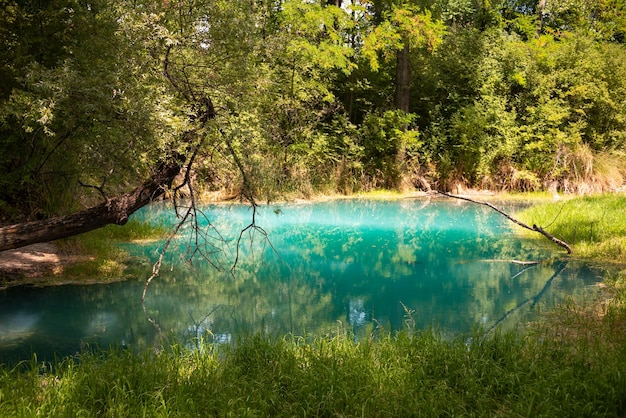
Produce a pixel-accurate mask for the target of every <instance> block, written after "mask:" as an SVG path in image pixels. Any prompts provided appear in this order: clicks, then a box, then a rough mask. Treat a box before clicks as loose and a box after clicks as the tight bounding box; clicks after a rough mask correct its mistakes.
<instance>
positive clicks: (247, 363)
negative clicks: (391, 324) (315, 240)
mask: <svg viewBox="0 0 626 418" xmlns="http://www.w3.org/2000/svg"><path fill="white" fill-rule="evenodd" d="M623 342H624V341H623V340H622V343H623ZM594 348H596V347H594V346H589V345H588V342H586V343H585V344H582V343H580V342H579V340H576V339H561V340H560V341H558V342H555V340H552V339H540V338H528V337H523V336H521V335H520V334H516V333H495V334H491V335H488V336H484V335H481V334H479V333H476V334H475V335H474V336H473V338H471V339H469V340H468V339H465V338H458V339H456V340H453V341H446V340H444V339H442V338H440V337H438V336H437V334H435V333H433V332H424V333H412V334H409V333H406V332H404V333H400V334H399V335H396V336H386V337H384V338H382V339H381V340H378V341H371V340H370V341H361V342H357V343H355V342H354V340H353V338H352V337H351V336H350V335H346V334H339V335H335V336H328V337H319V338H315V339H314V340H312V341H307V340H306V339H304V338H293V337H288V338H282V339H271V338H268V337H265V336H263V335H256V336H253V337H249V338H247V339H245V340H243V341H241V342H240V343H239V344H238V345H236V346H234V347H230V346H225V347H219V348H216V347H215V346H207V345H200V349H195V350H187V349H181V348H179V347H176V346H174V347H171V348H169V349H167V350H144V351H142V352H140V353H139V354H137V353H133V352H131V351H125V350H122V349H113V350H110V351H108V352H102V351H96V352H87V353H84V354H81V355H80V356H77V357H74V358H68V359H64V360H62V361H60V362H58V363H57V364H55V365H52V366H51V365H42V364H37V363H36V362H35V361H33V362H31V363H30V364H28V365H26V366H27V367H23V366H22V367H16V368H14V369H11V370H8V369H3V370H1V371H0V415H2V416H3V417H10V416H51V417H54V416H95V415H97V416H110V417H120V416H133V417H134V416H236V417H245V416H255V417H258V416H389V417H392V416H393V417H395V416H427V417H432V416H442V415H448V416H453V415H462V416H481V415H483V416H494V415H499V416H550V417H555V416H623V414H624V413H626V350H624V349H621V350H595V349H594Z"/></svg>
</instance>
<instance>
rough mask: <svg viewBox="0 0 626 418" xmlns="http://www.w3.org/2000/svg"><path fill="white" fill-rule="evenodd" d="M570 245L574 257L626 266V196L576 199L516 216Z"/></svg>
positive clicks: (526, 210)
mask: <svg viewBox="0 0 626 418" xmlns="http://www.w3.org/2000/svg"><path fill="white" fill-rule="evenodd" d="M517 216H518V217H519V218H520V219H522V220H524V221H525V222H527V223H529V224H537V225H539V226H542V227H544V229H546V230H548V231H549V232H550V233H552V234H553V235H554V236H556V237H559V238H561V239H563V240H564V241H565V242H567V243H569V244H570V245H573V250H574V256H576V257H582V258H588V259H594V260H600V261H610V262H616V261H617V262H621V263H624V264H626V195H625V194H604V195H599V196H588V197H578V198H573V199H566V200H564V201H557V202H552V203H543V204H539V205H536V206H532V207H530V208H528V209H525V210H523V211H521V212H520V213H518V214H517Z"/></svg>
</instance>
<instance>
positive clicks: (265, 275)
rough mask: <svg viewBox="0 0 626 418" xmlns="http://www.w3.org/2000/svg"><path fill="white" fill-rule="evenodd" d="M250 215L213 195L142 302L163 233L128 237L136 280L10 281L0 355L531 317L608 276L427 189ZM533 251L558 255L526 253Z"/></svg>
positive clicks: (447, 328) (1, 301)
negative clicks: (17, 284)
mask: <svg viewBox="0 0 626 418" xmlns="http://www.w3.org/2000/svg"><path fill="white" fill-rule="evenodd" d="M252 214H253V211H252V209H251V208H250V207H249V206H246V205H225V204H220V205H211V206H207V207H204V208H202V210H201V211H200V212H198V213H197V214H196V217H197V219H198V221H199V226H200V228H199V229H197V230H194V228H192V227H191V226H187V227H185V228H184V229H183V230H182V231H181V233H180V234H179V238H177V239H176V240H175V241H173V243H172V244H171V247H170V249H169V251H168V252H167V254H166V256H165V257H164V260H163V264H162V267H161V272H160V274H159V276H158V277H156V278H155V279H154V280H153V281H152V283H151V284H150V286H149V288H148V291H147V296H146V301H145V304H142V303H141V294H142V290H143V285H144V282H145V280H146V279H147V278H148V277H149V276H150V273H151V264H152V263H153V262H155V261H156V260H157V258H158V255H159V251H160V249H161V248H162V247H163V244H164V242H152V243H141V244H139V243H138V244H124V245H123V247H124V248H125V249H126V250H127V251H129V252H130V253H131V254H132V255H134V256H136V257H137V258H136V260H137V265H136V266H134V268H133V270H132V271H133V272H134V278H133V279H131V280H127V281H124V282H120V283H113V284H108V285H89V286H75V285H72V286H70V285H67V286H57V287H50V288H31V287H21V288H12V289H7V290H5V291H2V292H0V361H7V359H9V360H14V359H17V358H29V357H30V354H31V353H32V352H36V353H37V354H38V356H39V358H51V357H52V356H53V353H58V354H59V355H66V354H71V353H74V352H77V351H79V350H80V349H81V345H83V344H85V343H89V344H96V345H99V346H105V347H106V346H109V345H111V344H114V345H122V346H132V347H138V346H153V345H156V346H158V345H160V344H162V343H163V341H164V340H170V339H171V338H172V337H173V338H175V339H177V340H178V341H181V340H182V341H185V343H188V344H193V342H194V341H195V339H197V338H202V339H204V340H206V341H214V342H223V343H227V342H235V341H236V339H237V337H238V336H240V335H242V334H245V333H250V332H258V331H261V330H262V331H264V332H267V333H269V334H271V335H284V334H286V333H293V334H296V335H319V334H329V333H333V332H337V330H343V331H349V332H352V333H354V335H355V338H356V339H359V338H363V337H364V336H368V335H370V334H371V333H372V332H378V331H380V330H381V329H384V330H386V331H396V330H399V329H401V328H403V327H406V326H410V327H415V328H418V329H424V328H429V327H435V328H436V329H438V330H440V331H441V332H443V333H444V334H446V335H455V334H459V333H466V332H470V331H471V330H472V329H473V328H474V327H476V326H481V327H483V328H484V329H489V328H492V327H495V326H505V327H511V326H516V325H520V324H523V323H525V322H526V321H528V320H531V319H532V318H533V317H534V315H536V314H537V312H539V311H540V310H541V309H545V308H548V307H551V306H554V305H555V304H557V303H560V302H563V301H564V300H566V299H569V298H574V299H577V298H585V297H586V298H588V297H590V296H592V295H594V294H595V286H594V285H595V284H597V282H598V281H599V280H600V279H601V277H600V276H601V272H600V271H598V270H596V269H592V268H590V267H589V266H587V265H585V264H583V263H579V262H573V261H567V260H566V259H565V258H564V254H563V253H562V252H561V251H560V249H559V248H558V247H556V248H552V247H550V246H544V245H540V244H538V243H537V242H528V241H524V240H522V239H520V238H519V237H518V236H516V234H515V233H514V232H513V229H512V228H513V226H511V224H510V223H509V222H508V221H507V220H506V219H505V218H503V217H502V216H501V215H499V214H498V213H496V212H495V211H493V210H491V209H489V208H486V207H484V206H477V205H471V204H465V203H458V202H449V201H440V200H432V201H431V200H420V199H404V200H394V201H383V200H360V199H355V200H334V201H329V202H321V203H301V204H298V203H289V204H275V205H264V206H260V207H258V209H257V211H256V214H255V217H254V221H255V226H256V227H249V225H250V223H251V221H252ZM135 216H136V217H137V218H139V219H141V220H144V221H149V222H155V223H163V224H166V225H174V224H175V222H176V221H177V219H176V217H175V216H174V211H173V210H172V208H169V207H166V206H164V205H156V204H155V205H152V206H150V207H147V208H145V209H143V210H142V211H140V212H139V213H137V214H136V215H135ZM247 227H248V228H247ZM246 228H247V229H246ZM242 230H243V231H244V233H243V234H242V233H241V231H242ZM195 232H197V234H196V233H195ZM238 243H239V245H238ZM192 256H193V257H192ZM189 258H190V259H191V262H187V261H185V260H187V259H189ZM235 259H237V265H236V268H235V269H234V270H233V269H231V267H232V266H233V263H234V261H235ZM535 260H548V261H545V262H543V263H541V264H538V265H525V264H520V263H519V262H521V261H535Z"/></svg>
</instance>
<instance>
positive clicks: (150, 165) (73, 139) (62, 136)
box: [0, 0, 215, 250]
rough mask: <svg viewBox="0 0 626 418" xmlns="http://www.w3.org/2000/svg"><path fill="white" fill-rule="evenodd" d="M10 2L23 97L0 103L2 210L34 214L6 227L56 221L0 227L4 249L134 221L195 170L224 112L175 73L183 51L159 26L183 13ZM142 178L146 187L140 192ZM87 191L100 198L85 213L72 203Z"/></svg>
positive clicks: (12, 62)
mask: <svg viewBox="0 0 626 418" xmlns="http://www.w3.org/2000/svg"><path fill="white" fill-rule="evenodd" d="M10 6H12V7H9V8H7V9H6V11H5V13H4V14H3V15H2V18H3V19H4V20H5V21H6V23H8V26H7V28H8V29H7V30H5V31H4V32H3V36H4V38H5V39H7V40H8V41H9V42H8V45H9V49H10V53H9V54H8V59H6V61H5V62H4V64H5V71H3V73H2V75H3V77H5V78H6V79H8V81H7V83H6V84H4V85H8V86H11V87H12V89H11V91H6V92H5V91H3V92H2V104H1V107H0V109H1V110H0V116H1V119H0V121H2V127H1V129H2V130H3V134H4V135H3V141H2V143H1V144H0V147H1V150H2V154H1V155H2V157H1V158H0V164H2V169H3V171H4V172H5V173H7V174H8V175H7V176H6V177H3V182H4V186H5V187H3V192H2V195H1V196H0V199H1V202H2V206H3V208H5V207H9V208H16V207H17V208H22V210H24V209H28V208H29V207H32V208H33V209H34V211H35V213H33V214H32V215H31V214H26V215H24V216H20V215H19V214H18V215H15V214H11V213H8V211H5V213H4V217H5V219H29V218H32V217H35V216H40V217H43V218H45V219H42V220H33V221H30V222H26V223H19V224H16V225H11V226H6V227H3V228H0V250H5V249H9V248H15V247H19V246H23V245H27V244H30V243H35V242H41V241H48V240H54V239H58V238H62V237H67V236H71V235H75V234H78V233H82V232H86V231H88V230H91V229H95V228H99V227H102V226H104V225H106V224H109V223H116V224H124V223H125V222H126V221H127V219H128V217H129V216H130V214H132V213H133V212H134V211H135V210H137V209H138V208H140V207H142V206H143V205H145V204H147V203H149V202H150V201H152V200H154V199H157V198H159V197H160V196H162V195H163V194H165V193H166V192H167V191H168V190H170V188H171V186H172V184H173V181H174V179H175V178H176V177H177V176H178V175H179V174H180V173H181V170H183V168H185V170H186V172H189V169H190V165H191V164H192V162H193V159H194V156H195V155H196V153H197V149H198V146H199V145H200V143H201V142H202V141H201V137H202V135H203V134H204V132H203V129H205V126H206V124H207V122H208V121H209V120H211V119H212V118H214V116H215V111H214V107H213V105H212V102H211V100H210V98H208V97H206V96H199V95H195V94H189V91H188V90H185V89H187V87H188V86H186V85H183V84H182V83H180V82H179V77H180V73H175V72H174V71H173V69H172V68H171V66H172V63H171V61H172V56H173V54H172V49H173V46H174V45H173V44H172V43H168V42H167V41H168V39H167V36H166V35H164V34H163V32H158V29H163V26H159V23H158V21H159V19H163V18H165V19H167V17H171V15H172V14H173V13H171V10H169V11H168V10H167V7H168V6H167V5H152V4H149V5H147V7H144V5H141V4H137V3H133V4H130V3H125V2H123V1H120V2H117V3H109V2H91V3H89V4H83V3H79V2H76V3H74V2H71V1H70V2H67V1H61V0H59V1H54V0H52V1H49V2H43V3H41V4H40V5H31V4H30V3H26V4H18V3H12V4H10ZM176 11H178V10H176ZM168 14H169V16H168ZM138 16H140V17H141V18H142V19H143V21H142V22H140V23H141V24H137V23H138V21H137V20H134V18H137V17H138ZM179 16H180V15H179ZM59 19H60V22H61V23H59ZM179 23H181V22H179ZM182 23H183V24H185V23H187V24H190V23H191V24H192V23H193V22H182ZM151 31H152V32H151ZM94 35H95V36H94ZM88 39H89V40H88ZM44 40H46V41H47V40H51V42H52V45H51V47H50V48H47V47H46V48H44V47H43V42H44ZM176 95H178V97H176ZM176 101H179V102H180V103H181V104H179V105H174V106H172V102H176ZM165 104H169V106H164V105H165ZM137 177H139V178H141V177H144V178H145V179H146V180H144V181H140V182H139V185H137V181H136V180H134V179H136V178H137ZM187 180H188V178H187V177H185V179H184V180H183V184H185V183H188V181H187ZM133 183H134V184H133ZM79 186H82V188H83V190H91V191H92V193H91V195H92V196H91V197H90V196H89V194H88V193H84V192H83V193H82V195H83V196H85V199H84V200H82V201H79V202H76V203H78V204H79V205H81V204H86V205H88V206H90V207H88V208H87V209H84V210H80V209H79V208H80V206H79V205H76V204H74V205H68V204H67V200H66V199H67V198H66V197H65V196H71V195H73V194H75V193H76V190H77V189H78V187H79ZM129 186H130V187H129ZM177 190H179V189H173V191H174V192H176V191H177ZM96 192H97V193H96ZM111 192H112V193H113V194H114V195H117V196H116V197H110V193H111ZM94 195H95V196H98V197H99V198H100V199H101V200H102V203H100V204H93V202H95V200H94V197H93V196H94ZM24 196H28V198H24ZM46 201H49V202H54V203H56V204H55V205H47V204H46ZM64 205H65V206H69V207H68V208H66V209H65V210H67V209H69V210H70V212H72V213H69V214H67V213H66V214H63V212H64V210H63V209H61V207H62V206H64ZM42 209H44V210H45V212H43V213H41V212H39V211H41V210H42ZM77 209H78V210H77ZM55 213H60V214H61V216H58V217H50V215H54V214H55Z"/></svg>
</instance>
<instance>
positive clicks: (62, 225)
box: [0, 159, 183, 251]
mask: <svg viewBox="0 0 626 418" xmlns="http://www.w3.org/2000/svg"><path fill="white" fill-rule="evenodd" d="M182 163H183V162H182V161H180V159H179V160H178V161H176V160H173V161H171V162H170V163H168V164H162V166H161V167H160V169H158V170H157V172H156V173H155V174H154V175H153V176H152V177H151V178H150V179H149V180H147V181H146V182H144V183H143V184H142V185H140V186H138V187H136V188H135V189H134V190H132V191H130V192H128V193H125V194H123V195H120V196H117V197H115V198H111V199H107V201H106V202H103V203H101V204H99V205H97V206H94V207H91V208H89V209H86V210H83V211H80V212H76V213H72V214H69V215H65V216H57V217H53V218H49V219H44V220H41V221H33V222H24V223H20V224H16V225H9V226H5V227H2V228H0V251H4V250H10V249H14V248H20V247H24V246H26V245H30V244H36V243H39V242H48V241H54V240H57V239H60V238H67V237H71V236H74V235H78V234H82V233H85V232H89V231H92V230H94V229H98V228H102V227H104V226H106V225H109V224H116V225H124V224H125V223H126V222H127V221H128V217H129V216H130V215H131V214H133V213H134V212H135V211H137V210H138V209H140V208H141V207H143V206H145V205H147V204H148V203H150V202H152V201H154V200H155V199H157V198H159V197H160V196H162V195H163V194H164V193H165V191H166V190H167V188H168V187H169V186H170V185H171V184H172V182H173V181H174V178H175V177H176V176H177V175H178V174H179V173H180V171H181V165H182Z"/></svg>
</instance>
